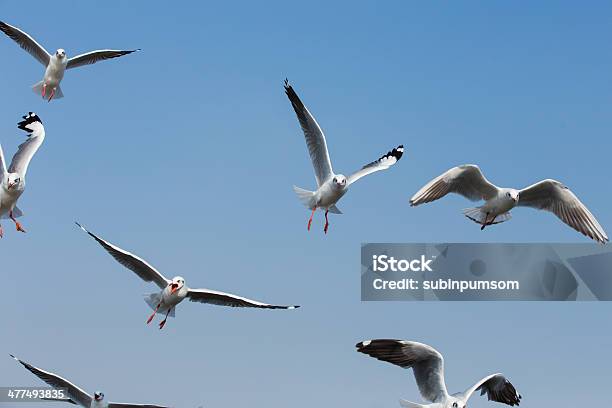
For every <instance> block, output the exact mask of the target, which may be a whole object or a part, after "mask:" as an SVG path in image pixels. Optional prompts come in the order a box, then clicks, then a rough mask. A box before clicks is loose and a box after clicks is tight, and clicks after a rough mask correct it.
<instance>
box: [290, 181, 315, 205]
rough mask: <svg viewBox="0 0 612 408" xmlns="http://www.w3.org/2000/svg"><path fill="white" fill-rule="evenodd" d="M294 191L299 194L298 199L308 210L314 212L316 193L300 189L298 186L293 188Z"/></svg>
mask: <svg viewBox="0 0 612 408" xmlns="http://www.w3.org/2000/svg"><path fill="white" fill-rule="evenodd" d="M293 191H295V194H297V196H298V199H299V200H300V201H301V203H302V204H304V205H305V206H306V207H307V208H309V209H311V210H312V209H313V208H314V207H315V199H314V196H315V192H314V191H308V190H304V189H303V188H299V187H296V186H293Z"/></svg>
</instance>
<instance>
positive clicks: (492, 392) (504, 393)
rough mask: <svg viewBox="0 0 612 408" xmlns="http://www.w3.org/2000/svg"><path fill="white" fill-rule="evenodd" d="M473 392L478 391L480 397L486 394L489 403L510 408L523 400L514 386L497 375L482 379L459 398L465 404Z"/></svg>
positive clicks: (500, 375) (502, 376) (501, 375)
mask: <svg viewBox="0 0 612 408" xmlns="http://www.w3.org/2000/svg"><path fill="white" fill-rule="evenodd" d="M475 391H480V395H485V394H487V398H488V400H489V401H495V402H501V403H502V404H506V405H510V406H511V407H513V406H515V405H516V406H518V405H520V403H521V399H522V398H523V397H522V396H521V395H520V394H519V393H518V392H517V391H516V388H514V385H512V383H511V382H510V381H508V380H507V379H506V377H504V375H503V374H499V373H498V374H492V375H489V376H487V377H485V378H483V379H482V380H480V381H478V382H477V383H476V384H474V385H473V386H472V387H470V388H469V389H467V390H466V391H465V392H464V393H463V394H460V395H459V396H460V397H462V398H463V400H464V401H465V402H467V400H468V399H470V397H471V396H472V394H473V393H474V392H475Z"/></svg>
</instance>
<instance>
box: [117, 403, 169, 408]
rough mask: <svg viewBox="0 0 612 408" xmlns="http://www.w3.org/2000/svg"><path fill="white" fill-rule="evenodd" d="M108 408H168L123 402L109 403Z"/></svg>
mask: <svg viewBox="0 0 612 408" xmlns="http://www.w3.org/2000/svg"><path fill="white" fill-rule="evenodd" d="M108 408H168V407H166V406H163V405H151V404H125V403H123V402H109V403H108Z"/></svg>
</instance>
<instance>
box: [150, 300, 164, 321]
mask: <svg viewBox="0 0 612 408" xmlns="http://www.w3.org/2000/svg"><path fill="white" fill-rule="evenodd" d="M160 306H161V303H159V304H158V305H157V307H155V310H154V311H153V313H152V314H151V316H149V318H148V319H147V324H149V323H151V322H152V321H153V318H154V317H155V313H157V311H158V310H159V307H160Z"/></svg>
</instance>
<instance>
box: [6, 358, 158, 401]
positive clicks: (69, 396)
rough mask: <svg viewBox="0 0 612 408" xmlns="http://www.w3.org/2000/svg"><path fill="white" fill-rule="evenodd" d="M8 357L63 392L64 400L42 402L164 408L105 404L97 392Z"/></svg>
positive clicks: (102, 395)
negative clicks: (84, 388)
mask: <svg viewBox="0 0 612 408" xmlns="http://www.w3.org/2000/svg"><path fill="white" fill-rule="evenodd" d="M10 356H11V357H13V358H14V359H15V360H17V361H18V362H19V363H21V365H23V366H24V367H25V368H27V369H28V370H29V371H31V372H32V373H33V374H34V375H35V376H37V377H38V378H40V379H41V380H43V381H44V382H46V383H47V384H49V385H50V386H51V387H53V388H56V389H64V390H65V393H66V398H63V399H55V398H43V399H44V400H47V401H60V402H68V403H70V404H74V405H80V406H82V407H85V408H166V407H164V406H161V405H151V404H125V403H122V402H106V401H104V394H103V393H101V392H99V391H96V392H95V393H94V394H93V396H91V395H89V394H88V393H87V392H85V391H83V389H81V388H79V387H77V386H76V385H74V384H72V383H71V382H70V381H68V380H66V379H64V378H62V377H60V376H59V375H57V374H53V373H51V372H49V371H45V370H41V369H40V368H37V367H34V366H33V365H31V364H29V363H26V362H25V361H22V360H20V359H18V358H17V357H15V356H14V355H12V354H10Z"/></svg>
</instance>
